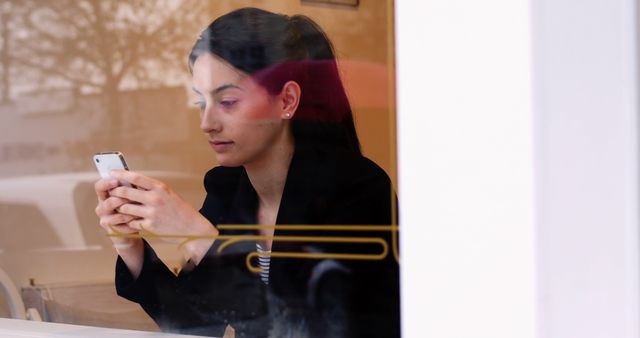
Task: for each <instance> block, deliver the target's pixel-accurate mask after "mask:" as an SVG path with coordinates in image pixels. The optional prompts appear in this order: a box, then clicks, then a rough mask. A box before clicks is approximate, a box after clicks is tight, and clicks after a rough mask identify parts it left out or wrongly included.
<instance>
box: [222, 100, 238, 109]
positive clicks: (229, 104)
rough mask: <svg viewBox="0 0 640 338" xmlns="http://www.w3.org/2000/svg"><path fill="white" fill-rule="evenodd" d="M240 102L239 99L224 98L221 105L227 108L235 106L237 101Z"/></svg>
mask: <svg viewBox="0 0 640 338" xmlns="http://www.w3.org/2000/svg"><path fill="white" fill-rule="evenodd" d="M237 102H238V100H222V101H220V105H221V106H223V107H225V108H231V107H233V106H234V105H235V104H236V103H237Z"/></svg>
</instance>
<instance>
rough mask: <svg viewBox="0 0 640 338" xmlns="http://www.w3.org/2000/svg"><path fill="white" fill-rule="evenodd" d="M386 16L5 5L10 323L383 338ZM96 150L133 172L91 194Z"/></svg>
mask: <svg viewBox="0 0 640 338" xmlns="http://www.w3.org/2000/svg"><path fill="white" fill-rule="evenodd" d="M246 6H250V8H249V7H246ZM392 9H393V3H392V0H388V1H377V0H362V1H357V0H354V1H322V0H286V1H278V2H274V1H261V0H253V1H244V2H238V1H208V2H205V1H196V0H162V1H133V0H131V1H129V0H127V1H110V0H99V1H88V0H80V1H55V2H53V1H49V2H42V1H20V2H5V3H3V4H2V5H0V130H1V131H2V132H1V133H0V231H1V234H2V235H1V236H0V268H2V269H3V270H4V271H5V272H6V273H7V274H8V275H9V276H10V277H11V279H12V281H13V283H14V284H15V285H16V286H17V287H18V288H19V290H18V291H19V292H20V294H21V295H22V297H23V301H24V302H25V306H26V307H27V308H32V309H34V310H35V311H37V312H38V313H39V315H40V316H41V317H42V319H43V320H44V321H49V322H60V323H68V324H81V325H91V326H100V327H112V328H128V329H140V330H152V331H154V330H155V331H157V330H162V331H169V332H177V333H184V334H197V335H208V336H222V334H223V332H225V330H231V329H233V330H235V332H236V334H237V335H238V336H252V337H255V336H265V337H284V336H308V337H315V336H336V337H340V336H362V335H366V334H371V335H373V336H376V335H378V336H385V337H389V336H394V335H399V316H400V314H399V282H398V281H399V272H398V259H399V257H398V252H399V250H398V244H397V219H398V212H397V207H396V203H397V199H396V195H395V188H394V187H395V186H396V185H395V183H396V168H395V166H396V164H395V110H394V109H395V107H394V104H395V101H394V93H395V88H394V81H393V79H394V68H393V65H394V59H393V57H394V54H393V20H392V18H393V12H392ZM104 152H119V153H121V154H123V156H124V157H126V163H127V165H128V168H129V169H130V171H129V172H114V173H112V178H111V180H109V179H108V178H107V179H102V180H101V179H100V176H99V174H98V172H97V171H96V168H95V163H93V161H92V157H93V156H94V154H96V153H104ZM94 161H95V160H94ZM114 177H115V178H117V179H114ZM96 182H99V183H98V184H96ZM124 183H131V184H133V186H131V187H126V186H123V184H124ZM114 279H115V284H114ZM0 300H2V301H3V303H6V299H4V298H2V299H0ZM7 308H8V307H6V306H5V305H2V306H0V316H5V317H6V316H9V312H8V310H6V311H5V309H7Z"/></svg>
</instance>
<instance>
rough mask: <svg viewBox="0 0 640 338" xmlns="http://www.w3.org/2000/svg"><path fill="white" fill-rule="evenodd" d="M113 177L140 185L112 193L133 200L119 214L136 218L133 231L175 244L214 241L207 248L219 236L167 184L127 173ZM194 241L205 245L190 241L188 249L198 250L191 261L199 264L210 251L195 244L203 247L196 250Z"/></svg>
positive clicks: (117, 171) (131, 225)
mask: <svg viewBox="0 0 640 338" xmlns="http://www.w3.org/2000/svg"><path fill="white" fill-rule="evenodd" d="M110 176H111V177H113V178H115V179H118V180H120V181H126V182H129V183H131V184H134V185H136V186H137V188H131V187H126V186H120V187H117V188H114V189H112V190H111V191H110V192H109V193H110V195H111V196H116V197H120V198H123V199H126V200H129V201H131V203H126V204H123V205H121V206H120V207H118V208H117V209H116V210H117V212H119V213H122V214H127V215H131V216H134V217H136V219H134V220H131V221H129V223H128V225H129V227H130V228H133V229H138V230H142V231H147V232H150V233H153V234H155V235H159V236H160V237H161V238H163V239H164V240H166V241H169V242H174V243H181V242H184V241H187V240H188V239H193V237H194V236H196V237H199V236H205V237H209V239H210V240H208V241H204V242H205V243H207V244H208V245H206V248H208V247H210V246H211V244H212V243H213V238H212V237H213V236H217V235H218V230H217V229H216V228H215V227H214V226H213V225H212V224H211V223H210V222H209V221H208V220H207V219H206V218H205V217H204V216H202V215H201V214H200V213H199V212H198V211H197V210H195V209H194V208H193V207H191V205H189V204H188V203H187V202H185V201H184V200H183V199H182V198H181V197H180V196H179V195H178V194H176V193H175V192H174V191H173V190H172V189H171V188H170V187H169V186H167V185H166V184H164V183H163V182H161V181H158V180H155V179H153V178H150V177H147V176H144V175H141V174H138V173H136V172H132V171H126V170H114V171H112V172H111V174H110ZM194 242H200V243H201V241H189V242H187V245H186V246H190V248H188V250H189V251H194V250H195V251H197V252H196V253H193V252H191V253H190V254H189V256H194V255H195V257H191V258H196V261H197V262H199V261H200V259H201V258H202V257H198V256H200V254H204V252H201V251H203V250H204V251H205V252H206V250H205V249H206V248H205V247H201V246H202V244H200V245H195V246H200V248H196V247H194V244H193V243H194ZM198 258H200V259H198Z"/></svg>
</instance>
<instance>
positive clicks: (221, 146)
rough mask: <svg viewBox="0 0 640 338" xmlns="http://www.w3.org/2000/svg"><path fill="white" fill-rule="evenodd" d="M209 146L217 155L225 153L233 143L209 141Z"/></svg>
mask: <svg viewBox="0 0 640 338" xmlns="http://www.w3.org/2000/svg"><path fill="white" fill-rule="evenodd" d="M209 144H210V145H211V148H213V151H215V152H216V153H225V152H227V151H229V150H230V149H231V147H232V146H233V142H231V141H209Z"/></svg>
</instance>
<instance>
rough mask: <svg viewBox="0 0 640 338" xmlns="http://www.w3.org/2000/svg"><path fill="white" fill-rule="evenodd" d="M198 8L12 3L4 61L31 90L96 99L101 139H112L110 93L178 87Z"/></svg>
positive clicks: (69, 0) (182, 1) (116, 116)
mask: <svg viewBox="0 0 640 338" xmlns="http://www.w3.org/2000/svg"><path fill="white" fill-rule="evenodd" d="M206 6H207V5H206V2H205V1H198V0H174V1H171V0H160V1H145V0H127V1H118V0H56V1H38V0H23V1H17V2H13V6H11V12H12V13H16V14H18V13H19V14H18V15H19V17H18V18H14V26H15V32H16V34H17V35H19V36H17V37H16V38H15V39H14V42H13V44H12V46H11V47H12V48H11V50H10V51H9V52H8V53H10V57H9V58H7V60H10V61H6V62H11V65H13V64H17V65H19V66H22V67H26V68H27V69H29V70H30V71H33V72H35V73H36V74H38V76H39V81H37V83H38V86H39V87H40V88H38V89H44V88H60V87H67V88H68V87H71V88H76V89H78V90H79V91H80V92H85V93H86V92H99V93H101V94H102V97H103V98H104V103H103V108H102V109H104V110H106V112H107V116H109V120H110V124H109V128H107V130H108V133H107V135H110V138H111V139H112V140H118V139H119V137H118V136H119V133H120V131H121V129H122V128H121V127H122V125H121V124H122V116H121V113H120V111H121V110H122V109H120V104H121V103H120V100H119V95H118V92H119V91H120V90H122V89H126V88H142V87H155V86H160V85H167V84H171V83H174V84H175V83H176V82H178V81H181V80H182V77H183V76H184V74H185V68H186V61H185V60H186V54H187V52H188V49H189V47H190V45H191V44H192V43H193V41H194V38H195V36H196V34H197V33H198V31H199V29H200V28H202V26H203V24H204V23H205V21H206V10H205V9H206ZM8 41H11V39H9V40H8ZM6 49H7V50H8V49H9V48H6ZM4 50H5V48H3V51H4ZM3 88H4V86H3Z"/></svg>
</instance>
